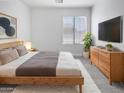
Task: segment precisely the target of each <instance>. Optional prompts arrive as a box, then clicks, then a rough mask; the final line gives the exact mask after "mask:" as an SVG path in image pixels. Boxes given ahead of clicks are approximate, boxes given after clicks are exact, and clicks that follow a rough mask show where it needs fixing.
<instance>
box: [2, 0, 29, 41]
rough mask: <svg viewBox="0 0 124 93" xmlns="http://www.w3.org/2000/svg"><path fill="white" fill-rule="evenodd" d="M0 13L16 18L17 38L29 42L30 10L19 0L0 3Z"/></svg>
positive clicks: (3, 0)
mask: <svg viewBox="0 0 124 93" xmlns="http://www.w3.org/2000/svg"><path fill="white" fill-rule="evenodd" d="M0 12H2V13H5V14H7V15H11V16H13V17H16V18H17V38H18V39H22V40H26V41H30V40H31V10H30V8H29V7H28V6H27V5H25V4H24V3H23V2H21V1H20V0H2V1H0Z"/></svg>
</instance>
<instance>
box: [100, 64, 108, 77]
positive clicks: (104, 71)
mask: <svg viewBox="0 0 124 93" xmlns="http://www.w3.org/2000/svg"><path fill="white" fill-rule="evenodd" d="M99 69H100V70H101V71H102V72H103V73H104V75H105V76H107V77H108V78H110V72H108V71H107V70H106V69H104V67H103V66H101V65H99Z"/></svg>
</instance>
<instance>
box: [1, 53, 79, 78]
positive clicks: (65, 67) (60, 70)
mask: <svg viewBox="0 0 124 93" xmlns="http://www.w3.org/2000/svg"><path fill="white" fill-rule="evenodd" d="M37 53H38V52H29V53H28V54H26V55H24V56H22V57H20V58H18V59H16V60H14V61H12V62H10V63H8V64H5V65H0V76H8V77H14V76H16V69H17V68H18V67H19V66H20V65H21V64H23V63H24V62H25V61H26V60H28V59H29V58H30V57H32V56H33V55H35V54H37ZM58 61H59V62H58V64H57V68H56V75H57V76H61V75H81V70H80V68H79V66H78V63H76V60H75V59H74V58H73V56H72V54H71V53H69V52H60V53H59V60H58Z"/></svg>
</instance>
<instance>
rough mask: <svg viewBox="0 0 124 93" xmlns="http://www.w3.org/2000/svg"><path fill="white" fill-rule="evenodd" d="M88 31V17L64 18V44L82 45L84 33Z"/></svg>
mask: <svg viewBox="0 0 124 93" xmlns="http://www.w3.org/2000/svg"><path fill="white" fill-rule="evenodd" d="M86 31H87V17H85V16H64V17H63V44H82V38H83V34H84V32H86Z"/></svg>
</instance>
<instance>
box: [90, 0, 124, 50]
mask: <svg viewBox="0 0 124 93" xmlns="http://www.w3.org/2000/svg"><path fill="white" fill-rule="evenodd" d="M120 15H124V0H99V2H98V3H97V4H96V5H95V6H94V8H93V9H92V33H93V35H94V36H95V44H96V45H102V46H105V44H107V42H103V41H99V40H98V23H100V22H102V21H105V20H108V19H111V18H114V17H117V16H120ZM123 37H124V33H123ZM123 41H124V38H123ZM112 44H113V46H115V47H118V48H119V49H121V50H124V42H122V43H112Z"/></svg>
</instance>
